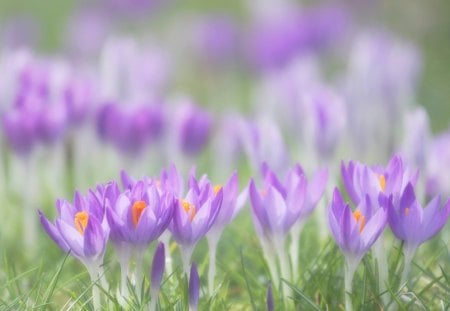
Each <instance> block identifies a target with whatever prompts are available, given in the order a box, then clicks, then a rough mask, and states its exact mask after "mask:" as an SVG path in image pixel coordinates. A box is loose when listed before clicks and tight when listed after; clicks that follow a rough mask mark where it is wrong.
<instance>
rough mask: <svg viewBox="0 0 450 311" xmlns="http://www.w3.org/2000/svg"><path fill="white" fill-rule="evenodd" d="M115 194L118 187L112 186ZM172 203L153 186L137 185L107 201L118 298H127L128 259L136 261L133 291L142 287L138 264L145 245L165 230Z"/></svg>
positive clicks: (172, 199) (140, 265)
mask: <svg viewBox="0 0 450 311" xmlns="http://www.w3.org/2000/svg"><path fill="white" fill-rule="evenodd" d="M115 189H116V190H115V191H116V192H117V191H118V186H117V185H115ZM175 203H176V201H175V199H174V197H173V195H172V194H171V193H168V192H163V193H161V194H160V192H159V191H158V189H157V186H156V185H154V184H152V183H148V182H145V181H142V180H140V181H137V182H136V183H134V184H133V185H131V187H130V188H128V189H125V190H124V191H123V192H122V193H120V194H119V195H118V196H117V197H116V198H115V197H113V199H112V200H108V201H107V210H106V218H107V220H108V223H109V225H110V228H111V234H110V239H111V241H112V243H113V246H114V248H115V250H116V253H117V255H118V259H119V263H120V265H121V272H122V279H121V291H122V295H123V296H126V295H127V287H126V277H127V271H128V265H129V261H130V258H131V256H132V255H134V256H135V260H136V287H137V289H136V291H137V293H140V286H141V285H142V284H141V283H142V271H141V269H142V260H143V256H144V253H145V251H146V249H147V247H148V245H149V244H150V243H151V242H152V241H154V240H156V239H157V238H158V237H159V236H160V235H161V234H162V233H163V232H164V230H166V228H167V226H168V225H169V223H170V221H171V220H172V215H173V211H174V204H175Z"/></svg>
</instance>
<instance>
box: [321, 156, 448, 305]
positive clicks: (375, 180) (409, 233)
mask: <svg viewBox="0 0 450 311" xmlns="http://www.w3.org/2000/svg"><path fill="white" fill-rule="evenodd" d="M342 178H343V181H344V186H345V188H346V190H347V193H348V195H349V197H350V199H351V201H352V203H353V205H354V206H355V208H354V209H353V210H352V208H351V207H350V205H349V204H348V203H345V202H344V200H343V198H342V195H341V192H340V191H339V189H337V188H336V189H335V190H334V194H333V200H332V201H331V203H330V204H329V212H328V221H329V226H330V229H331V232H332V235H333V237H334V239H335V240H336V243H337V244H338V246H339V248H340V249H341V250H342V252H343V253H344V255H345V258H346V275H345V290H346V308H347V309H351V308H352V303H351V298H350V295H351V292H352V285H351V284H352V279H353V275H354V273H355V270H356V268H357V266H358V264H359V262H360V261H361V259H362V258H363V257H364V255H365V254H366V253H367V252H368V251H369V250H370V249H371V248H372V246H374V247H373V249H374V256H375V258H376V259H377V263H378V271H379V280H380V284H381V287H380V288H381V289H382V292H384V291H385V290H386V286H387V283H388V275H387V274H388V271H387V269H386V267H387V259H386V254H385V253H384V249H385V247H386V246H385V245H384V241H383V231H384V229H385V227H386V226H387V225H388V224H389V227H390V228H391V231H392V233H393V234H394V236H395V237H396V238H397V239H398V240H400V241H402V242H403V243H404V244H403V253H404V267H403V274H402V278H401V282H400V284H402V283H404V282H406V281H407V276H408V272H409V268H410V264H411V260H412V258H413V256H414V253H415V251H416V250H417V248H418V247H419V245H420V244H422V243H423V242H425V241H427V240H429V239H430V238H432V237H433V236H434V235H436V234H437V233H438V232H439V231H440V230H441V229H442V227H443V226H444V225H445V223H446V222H447V219H448V216H449V213H450V201H447V202H446V203H445V204H444V206H442V204H441V199H440V196H437V197H435V198H434V199H432V200H431V201H430V202H429V203H428V204H427V206H426V207H425V208H422V205H421V203H420V199H417V196H416V194H415V192H416V189H415V185H416V184H417V182H418V172H413V171H412V169H411V168H410V167H408V166H406V165H405V164H404V162H403V160H402V159H401V158H400V157H398V156H394V157H393V158H392V159H391V160H390V161H389V164H388V165H387V167H386V168H383V167H378V166H375V167H371V166H368V165H365V164H362V163H358V162H353V161H350V162H349V163H348V164H347V165H346V164H345V163H342Z"/></svg>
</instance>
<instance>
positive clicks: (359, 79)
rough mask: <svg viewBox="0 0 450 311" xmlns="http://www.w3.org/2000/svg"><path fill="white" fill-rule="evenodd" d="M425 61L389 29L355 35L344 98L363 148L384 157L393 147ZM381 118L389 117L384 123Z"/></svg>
mask: <svg viewBox="0 0 450 311" xmlns="http://www.w3.org/2000/svg"><path fill="white" fill-rule="evenodd" d="M420 65H421V64H420V57H419V53H418V52H417V50H416V49H415V48H414V47H412V46H410V45H408V44H406V43H404V42H402V41H400V40H398V39H396V38H392V36H391V35H390V34H389V33H382V32H381V33H369V34H364V35H362V36H359V37H358V38H357V39H356V40H355V43H354V46H353V48H352V51H351V54H350V57H349V68H348V70H347V72H348V74H347V77H346V81H345V83H346V85H345V96H346V101H345V102H346V103H347V104H348V113H349V116H348V120H349V129H350V135H351V138H352V140H351V141H352V143H354V144H355V147H356V150H357V151H358V152H360V153H361V154H379V156H381V157H386V156H390V155H391V154H392V152H394V148H395V146H396V144H397V142H398V140H399V138H400V137H399V136H400V135H399V133H400V132H401V129H402V128H403V123H404V115H406V113H405V111H406V108H407V106H406V105H407V103H410V102H413V101H414V92H415V90H416V88H417V81H418V77H419V72H420ZM362 103H363V104H362ZM379 120H386V122H384V124H383V126H380V123H379ZM369 138H370V139H369Z"/></svg>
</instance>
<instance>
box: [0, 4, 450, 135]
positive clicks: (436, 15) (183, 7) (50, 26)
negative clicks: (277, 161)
mask: <svg viewBox="0 0 450 311" xmlns="http://www.w3.org/2000/svg"><path fill="white" fill-rule="evenodd" d="M156 2H159V3H156ZM261 2H269V1H267V0H266V1H261ZM294 2H295V1H294ZM297 3H298V4H300V5H301V6H302V7H303V8H308V7H314V6H320V5H334V6H339V7H345V8H346V10H349V11H351V15H352V16H351V17H352V19H353V20H354V21H355V20H356V21H357V26H356V27H359V28H361V29H364V28H368V27H373V26H376V27H382V28H384V29H388V30H390V31H393V32H395V33H396V34H398V35H399V36H401V37H402V38H404V39H406V40H408V41H410V42H413V43H414V44H416V45H417V46H418V48H419V50H420V53H421V56H422V59H423V63H422V65H423V67H422V75H421V78H420V83H419V84H418V85H419V89H418V90H417V96H418V102H419V103H420V104H422V105H424V106H426V107H427V109H428V111H429V114H430V116H431V120H432V122H431V125H432V128H433V130H434V131H438V130H443V129H445V128H446V127H447V126H448V119H449V118H448V116H449V111H450V108H449V107H450V106H449V99H450V87H449V83H448V81H450V69H449V68H450V2H449V1H446V0H430V1H426V2H425V1H420V0H399V1H389V0H384V1H375V0H361V1H358V0H346V1H337V0H336V1H312V0H308V1H306V0H305V1H297ZM252 6H253V7H254V8H252ZM257 6H258V5H257V4H253V3H252V1H200V0H185V1H170V0H169V1H164V0H161V1H154V0H147V1H146V0H132V1H125V0H112V1H57V0H49V1H46V2H45V4H43V3H42V1H38V0H29V1H5V0H2V1H0V35H1V38H2V40H1V45H2V46H3V47H8V46H9V47H12V46H15V47H18V46H27V47H31V48H33V49H36V50H37V51H40V52H41V53H50V54H53V53H66V52H70V50H71V47H72V48H73V45H76V44H78V43H77V42H76V41H77V39H76V38H74V37H77V36H78V37H80V36H81V37H82V36H92V38H91V39H88V38H84V39H82V38H78V39H79V40H81V41H82V40H86V41H90V40H99V42H97V44H98V46H101V45H102V44H101V42H100V41H101V40H105V39H106V38H107V37H108V36H112V35H116V36H117V35H118V34H120V35H126V36H132V37H141V38H142V37H143V36H148V35H150V36H151V37H154V38H155V37H156V38H158V37H159V38H160V39H163V40H162V41H163V42H165V44H166V43H167V40H164V39H167V38H166V37H165V36H166V35H167V34H168V33H170V35H171V37H172V38H171V40H180V41H182V40H183V39H185V38H186V35H187V33H188V32H189V27H190V26H192V24H193V23H194V22H195V18H199V17H200V16H202V15H203V16H208V15H211V14H213V15H217V14H219V15H225V16H227V17H231V18H232V19H234V20H236V21H237V23H238V24H239V25H240V26H242V27H244V26H245V25H246V24H247V25H248V21H249V19H250V18H251V16H252V12H251V11H252V9H255V8H256V7H257ZM87 12H90V13H91V16H87V15H89V14H87ZM253 13H254V12H253ZM83 19H84V21H83ZM94 24H97V25H95V26H94ZM75 25H76V26H75ZM89 25H91V28H92V27H94V28H95V27H97V28H98V29H97V30H96V29H92V30H91V31H87V32H88V33H85V34H83V35H81V34H74V32H75V33H76V32H77V30H79V31H81V32H82V31H83V30H84V29H88V28H89ZM183 26H187V27H183ZM74 28H75V29H74ZM103 28H104V29H103ZM95 31H98V33H97V34H95V33H89V32H95ZM173 32H175V33H173ZM79 44H81V43H80V42H79ZM89 44H93V45H95V44H94V43H92V42H89ZM78 48H80V47H79V46H78ZM81 49H82V48H81ZM72 52H73V49H72ZM186 80H188V78H187V79H186ZM189 84H192V81H182V82H180V84H179V85H180V87H182V88H185V89H187V90H188V91H191V92H195V91H196V88H197V89H198V87H196V86H195V85H189ZM197 84H201V83H200V82H199V83H197ZM196 92H197V93H198V90H197V91H196ZM207 104H208V105H214V104H215V103H214V102H209V103H207ZM240 104H242V105H245V103H240Z"/></svg>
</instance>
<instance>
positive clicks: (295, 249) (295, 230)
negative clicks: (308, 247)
mask: <svg viewBox="0 0 450 311" xmlns="http://www.w3.org/2000/svg"><path fill="white" fill-rule="evenodd" d="M303 225H304V222H303V221H301V220H300V221H299V222H297V223H296V224H295V225H294V226H293V227H292V229H291V245H290V255H291V262H292V275H291V278H290V281H291V282H294V281H295V280H296V278H298V277H299V269H298V265H299V260H300V238H301V232H302V230H303Z"/></svg>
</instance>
